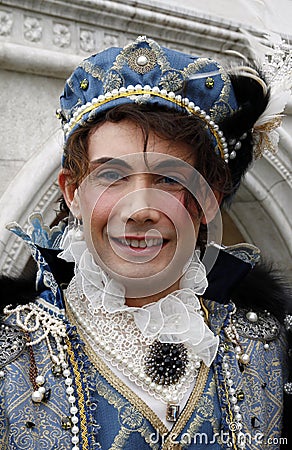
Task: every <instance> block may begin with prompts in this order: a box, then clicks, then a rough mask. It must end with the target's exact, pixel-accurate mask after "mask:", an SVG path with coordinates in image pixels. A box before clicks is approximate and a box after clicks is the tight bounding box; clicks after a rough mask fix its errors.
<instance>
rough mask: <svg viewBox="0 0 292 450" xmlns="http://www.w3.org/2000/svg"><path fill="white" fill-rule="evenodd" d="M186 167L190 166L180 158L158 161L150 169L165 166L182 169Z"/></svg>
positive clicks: (163, 167)
mask: <svg viewBox="0 0 292 450" xmlns="http://www.w3.org/2000/svg"><path fill="white" fill-rule="evenodd" d="M186 167H187V168H188V169H190V168H191V167H192V166H190V164H189V163H187V162H186V161H183V160H181V159H165V160H164V161H161V162H159V163H158V164H156V165H154V167H152V170H153V169H155V170H159V169H165V168H178V169H180V168H181V169H183V168H186Z"/></svg>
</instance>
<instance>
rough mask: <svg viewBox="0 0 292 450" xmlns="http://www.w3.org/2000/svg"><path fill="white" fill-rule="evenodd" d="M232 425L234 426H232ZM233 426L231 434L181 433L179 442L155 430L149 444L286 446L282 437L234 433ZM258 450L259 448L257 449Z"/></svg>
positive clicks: (285, 440) (172, 436)
mask: <svg viewBox="0 0 292 450" xmlns="http://www.w3.org/2000/svg"><path fill="white" fill-rule="evenodd" d="M233 425H234V426H233ZM235 426H237V424H235V423H234V424H233V423H231V424H230V425H229V428H230V430H231V431H232V433H230V432H228V431H220V432H218V433H214V434H211V435H208V434H207V433H195V434H190V433H183V434H182V435H181V436H180V438H179V440H178V438H177V436H176V435H175V434H172V433H165V434H163V435H160V434H159V432H158V430H156V433H152V434H151V435H150V442H151V443H152V444H158V443H159V442H161V441H162V444H164V443H165V442H167V443H168V444H183V445H190V444H196V445H210V444H215V443H216V442H217V443H218V442H219V443H220V445H227V447H232V446H233V444H239V443H244V444H245V445H251V444H252V445H253V446H257V445H261V446H263V445H265V446H269V445H273V446H275V445H277V446H280V445H288V440H287V438H282V437H265V436H264V434H263V433H261V432H259V431H258V432H256V433H255V434H253V435H252V434H251V433H243V432H241V431H240V432H237V433H234V431H235V429H234V428H235ZM259 448H260V447H259Z"/></svg>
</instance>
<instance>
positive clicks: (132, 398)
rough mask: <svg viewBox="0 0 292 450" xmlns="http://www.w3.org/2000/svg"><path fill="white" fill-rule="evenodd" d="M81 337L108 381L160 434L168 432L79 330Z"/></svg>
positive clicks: (94, 363)
mask: <svg viewBox="0 0 292 450" xmlns="http://www.w3.org/2000/svg"><path fill="white" fill-rule="evenodd" d="M79 334H80V336H81V339H82V340H83V341H84V343H85V348H84V351H85V353H86V355H87V356H88V358H89V359H90V361H91V362H92V363H93V365H94V366H95V367H96V369H97V370H98V371H99V373H100V374H101V376H102V377H103V378H105V379H106V381H107V382H108V383H109V384H110V385H111V386H112V387H113V388H114V389H115V390H116V391H118V392H119V394H120V395H122V396H123V397H124V398H125V399H126V400H128V401H129V402H130V403H131V404H132V405H133V406H134V407H135V408H136V409H137V410H138V411H139V412H140V413H141V414H142V415H143V416H144V417H145V418H146V419H147V420H148V421H149V422H150V423H151V425H152V426H153V427H154V428H155V429H157V430H159V433H160V434H166V433H168V429H167V428H166V426H165V425H164V423H163V422H162V421H161V420H160V419H159V418H158V416H157V415H156V414H155V413H154V412H153V411H152V409H151V408H149V406H148V405H146V403H144V401H143V400H141V399H140V398H139V397H138V395H136V394H135V393H134V392H133V391H132V390H131V389H130V388H129V387H128V386H127V385H126V384H125V383H124V382H123V381H121V380H120V379H119V378H118V377H117V376H116V375H115V374H114V373H113V372H112V371H111V370H110V368H109V367H108V366H107V365H106V364H105V363H104V362H103V361H102V359H101V358H100V357H99V356H98V355H97V354H96V353H95V352H94V351H93V350H92V349H91V347H90V345H89V344H88V342H87V341H86V339H85V338H84V336H82V334H81V333H80V331H79Z"/></svg>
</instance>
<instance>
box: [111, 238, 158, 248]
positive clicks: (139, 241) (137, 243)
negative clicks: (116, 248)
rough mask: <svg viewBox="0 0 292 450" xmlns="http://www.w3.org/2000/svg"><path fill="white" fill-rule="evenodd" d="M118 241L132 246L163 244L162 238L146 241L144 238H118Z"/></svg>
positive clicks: (142, 246)
mask: <svg viewBox="0 0 292 450" xmlns="http://www.w3.org/2000/svg"><path fill="white" fill-rule="evenodd" d="M119 241H120V242H121V244H123V245H128V246H130V247H134V248H146V247H154V246H158V245H162V244H163V240H162V239H148V240H147V242H146V241H145V239H127V240H126V239H119Z"/></svg>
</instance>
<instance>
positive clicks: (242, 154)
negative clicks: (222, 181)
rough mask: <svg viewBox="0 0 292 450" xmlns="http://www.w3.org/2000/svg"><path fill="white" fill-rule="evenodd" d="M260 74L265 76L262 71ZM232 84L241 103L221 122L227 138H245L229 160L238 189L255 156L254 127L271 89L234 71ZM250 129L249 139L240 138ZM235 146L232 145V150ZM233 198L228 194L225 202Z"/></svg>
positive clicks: (265, 105)
mask: <svg viewBox="0 0 292 450" xmlns="http://www.w3.org/2000/svg"><path fill="white" fill-rule="evenodd" d="M260 78H263V77H262V76H261V75H260ZM230 79H231V83H232V87H233V90H234V93H235V97H236V100H237V103H238V109H237V110H236V111H234V113H233V114H231V115H230V116H229V117H226V118H225V119H223V120H222V121H221V122H219V123H218V125H219V127H220V129H221V130H222V131H223V133H224V136H225V137H226V139H227V142H230V141H232V140H234V141H236V142H238V141H239V140H240V142H241V148H240V149H239V150H238V151H237V152H236V158H235V159H230V160H229V168H230V171H231V177H232V183H233V186H234V193H235V192H236V190H237V188H238V187H239V185H240V182H241V179H242V177H243V175H244V174H245V173H246V171H247V169H248V167H249V165H250V163H251V162H252V160H253V145H254V142H253V137H252V129H253V127H254V124H255V123H256V121H257V120H258V118H259V117H260V116H261V115H262V113H263V112H264V111H265V109H266V107H267V105H268V102H269V98H270V92H269V90H267V92H264V90H263V87H262V85H261V84H260V83H259V82H258V81H256V80H254V79H253V78H250V77H248V76H243V75H239V74H233V73H232V74H230ZM245 133H246V137H245V139H240V138H242V136H243V135H244V134H245ZM231 150H232V146H229V151H231ZM229 201H230V197H226V199H225V203H228V202H229Z"/></svg>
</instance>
